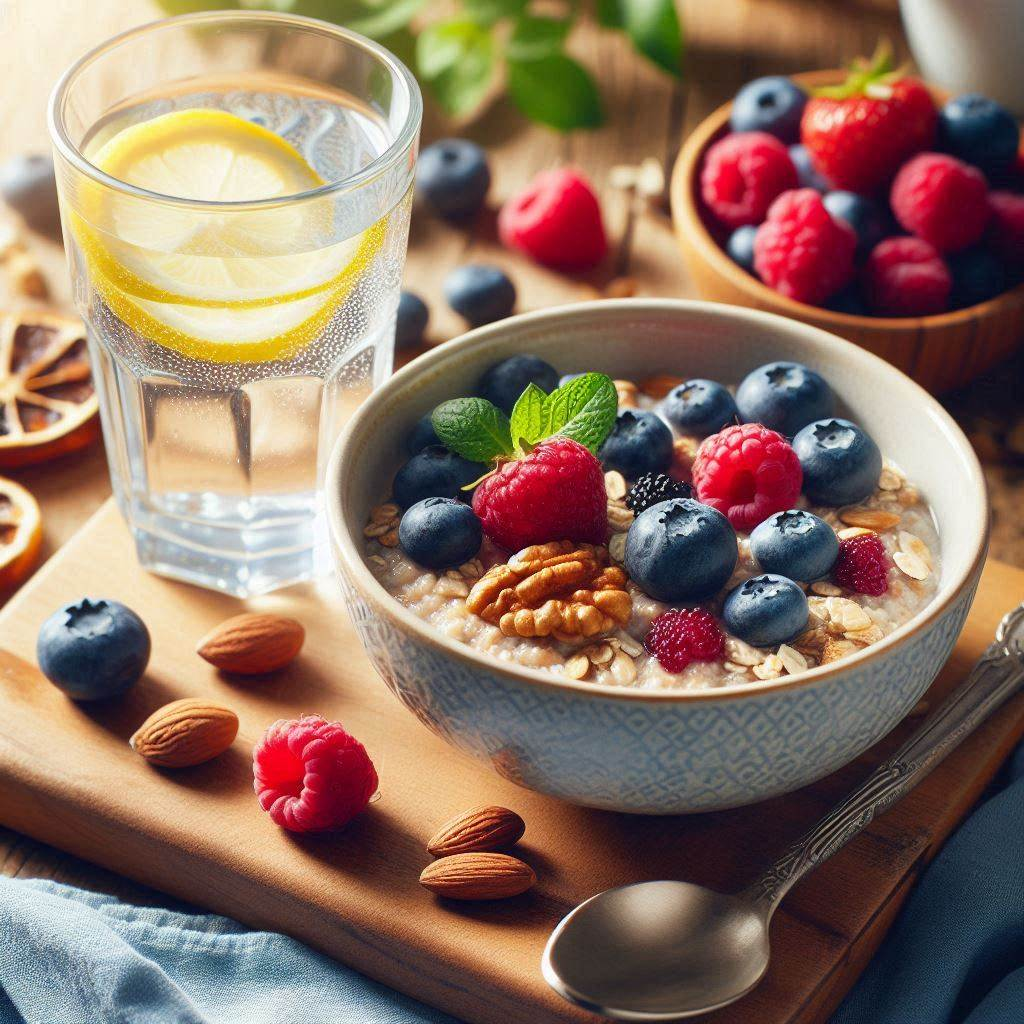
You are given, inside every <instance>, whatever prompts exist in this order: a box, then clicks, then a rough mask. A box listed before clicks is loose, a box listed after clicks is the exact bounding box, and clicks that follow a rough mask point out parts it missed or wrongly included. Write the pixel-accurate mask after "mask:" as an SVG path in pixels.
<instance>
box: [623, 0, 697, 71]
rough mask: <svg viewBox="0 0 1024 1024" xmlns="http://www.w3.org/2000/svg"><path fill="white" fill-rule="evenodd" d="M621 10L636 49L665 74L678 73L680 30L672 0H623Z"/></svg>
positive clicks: (681, 38) (681, 55) (679, 66)
mask: <svg viewBox="0 0 1024 1024" xmlns="http://www.w3.org/2000/svg"><path fill="white" fill-rule="evenodd" d="M621 10H622V17H623V25H624V27H625V29H626V31H627V32H628V33H629V38H630V39H632V40H633V45H634V46H635V47H636V48H637V50H639V51H640V53H642V54H643V55H644V56H645V57H647V58H648V59H649V60H651V61H653V62H654V63H655V64H657V65H658V67H660V68H663V69H664V70H665V71H667V72H669V74H672V75H676V76H679V75H681V74H682V65H683V30H682V27H681V26H680V24H679V15H678V13H677V12H676V6H675V3H674V2H673V0H626V2H624V3H622V4H621Z"/></svg>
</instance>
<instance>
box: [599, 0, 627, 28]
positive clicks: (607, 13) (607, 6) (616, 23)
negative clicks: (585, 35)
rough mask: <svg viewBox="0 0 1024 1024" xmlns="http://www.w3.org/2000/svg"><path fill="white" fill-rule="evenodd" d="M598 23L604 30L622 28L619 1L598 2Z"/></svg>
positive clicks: (601, 0) (602, 0)
mask: <svg viewBox="0 0 1024 1024" xmlns="http://www.w3.org/2000/svg"><path fill="white" fill-rule="evenodd" d="M597 23H598V24H599V25H601V26H603V27H604V28H622V5H621V4H620V3H619V0H597Z"/></svg>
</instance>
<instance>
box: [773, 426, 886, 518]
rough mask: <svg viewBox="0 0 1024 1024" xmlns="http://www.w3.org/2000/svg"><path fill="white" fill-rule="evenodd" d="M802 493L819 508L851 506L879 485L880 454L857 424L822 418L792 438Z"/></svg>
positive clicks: (875, 445)
mask: <svg viewBox="0 0 1024 1024" xmlns="http://www.w3.org/2000/svg"><path fill="white" fill-rule="evenodd" d="M793 450H794V451H795V452H796V455H797V458H798V459H799V460H800V467H801V469H803V471H804V494H806V495H807V497H808V498H810V500H811V501H813V502H817V503H818V504H820V505H852V504H854V503H855V502H858V501H863V500H864V499H865V498H866V497H867V496H868V495H869V494H871V493H872V491H874V489H875V487H877V486H878V477H879V475H880V474H881V472H882V453H881V452H880V451H879V450H878V445H877V444H875V442H874V441H873V440H872V439H871V438H870V437H869V436H868V435H867V434H866V433H865V432H864V431H863V430H861V428H860V427H858V426H857V424H856V423H851V422H850V421H849V420H841V419H822V420H818V421H817V422H815V423H808V424H807V426H806V427H804V428H803V430H801V431H800V432H799V433H798V434H797V435H796V437H794V438H793Z"/></svg>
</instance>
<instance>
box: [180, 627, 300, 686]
mask: <svg viewBox="0 0 1024 1024" xmlns="http://www.w3.org/2000/svg"><path fill="white" fill-rule="evenodd" d="M305 639H306V631H305V630H304V629H303V628H302V623H301V622H297V621H296V620H295V619H289V618H285V616H283V615H269V614H265V613H247V614H245V615H236V616H235V617H234V618H231V619H227V620H226V621H224V622H222V623H221V624H220V625H219V626H217V627H216V628H215V629H213V630H211V631H210V632H209V633H207V634H206V636H205V637H203V639H202V640H200V641H199V646H198V647H197V648H196V653H197V654H198V655H199V657H200V658H204V659H205V660H206V661H208V662H209V663H210V664H211V665H214V666H216V667H217V668H219V669H220V670H221V671H223V672H234V673H237V674H238V675H246V676H251V675H262V674H263V673H264V672H274V671H275V670H277V669H279V668H284V666H285V665H287V664H288V663H289V662H291V661H292V660H293V659H294V658H295V656H296V655H297V654H298V653H299V651H301V650H302V642H303V641H304V640H305Z"/></svg>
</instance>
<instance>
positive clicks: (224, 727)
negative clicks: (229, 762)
mask: <svg viewBox="0 0 1024 1024" xmlns="http://www.w3.org/2000/svg"><path fill="white" fill-rule="evenodd" d="M237 735H238V715H236V714H235V713H234V711H232V710H231V709H230V708H226V707H224V706H223V705H221V704H215V703H213V702H212V701H208V700H203V699H201V698H198V697H186V698H185V699H184V700H176V701H172V702H171V703H170V704H165V705H164V706H163V707H162V708H157V710H156V711H154V712H153V714H151V715H150V716H149V718H147V719H146V720H145V721H144V722H143V723H142V725H140V726H139V728H138V729H137V730H136V732H135V734H134V735H133V736H132V738H131V739H130V740H129V741H128V744H129V746H130V747H131V748H132V750H134V751H135V753H136V754H139V755H140V756H141V757H144V758H145V759H146V760H147V761H149V763H150V764H155V765H159V766H160V767H161V768H189V767H191V766H192V765H196V764H203V763H204V762H205V761H209V760H210V759H211V758H214V757H216V756H217V755H218V754H223V753H224V751H225V750H227V749H228V747H230V746H231V744H232V743H234V741H235V737H236V736H237Z"/></svg>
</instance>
